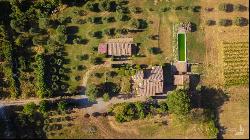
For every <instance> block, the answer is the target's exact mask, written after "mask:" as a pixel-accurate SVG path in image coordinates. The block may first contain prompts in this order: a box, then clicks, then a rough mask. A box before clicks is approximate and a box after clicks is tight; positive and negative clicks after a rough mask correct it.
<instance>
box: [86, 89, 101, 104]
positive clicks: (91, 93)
mask: <svg viewBox="0 0 250 140" xmlns="http://www.w3.org/2000/svg"><path fill="white" fill-rule="evenodd" d="M97 94H98V89H97V87H96V86H95V85H88V87H87V89H86V95H87V96H88V99H89V100H90V101H92V102H93V101H95V100H96V98H97Z"/></svg>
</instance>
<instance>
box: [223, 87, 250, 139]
mask: <svg viewBox="0 0 250 140" xmlns="http://www.w3.org/2000/svg"><path fill="white" fill-rule="evenodd" d="M228 91H229V93H230V100H229V101H228V102H226V103H225V104H224V105H223V106H222V107H221V113H220V124H221V125H222V126H223V127H224V128H225V134H223V138H225V139H241V138H243V139H247V138H249V87H242V86H240V87H239V86H238V87H231V88H229V89H228ZM240 129H242V130H243V133H241V134H240V133H238V132H240ZM237 133H238V134H237Z"/></svg>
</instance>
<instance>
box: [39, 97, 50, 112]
mask: <svg viewBox="0 0 250 140" xmlns="http://www.w3.org/2000/svg"><path fill="white" fill-rule="evenodd" d="M49 108H50V104H49V101H47V100H42V101H40V103H39V108H38V109H39V111H40V112H41V113H43V114H46V113H47V112H48V111H49Z"/></svg>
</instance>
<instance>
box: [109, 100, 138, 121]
mask: <svg viewBox="0 0 250 140" xmlns="http://www.w3.org/2000/svg"><path fill="white" fill-rule="evenodd" d="M134 108H135V106H134V104H133V103H120V104H117V106H115V107H114V109H113V111H112V112H114V113H115V120H116V121H117V122H120V123H121V122H126V121H131V120H132V119H133V118H134V117H135V114H136V110H135V109H134Z"/></svg>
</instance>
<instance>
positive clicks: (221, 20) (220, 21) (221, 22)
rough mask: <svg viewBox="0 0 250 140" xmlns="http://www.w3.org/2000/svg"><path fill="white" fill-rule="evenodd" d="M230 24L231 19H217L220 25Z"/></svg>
mask: <svg viewBox="0 0 250 140" xmlns="http://www.w3.org/2000/svg"><path fill="white" fill-rule="evenodd" d="M231 24H232V21H231V20H229V19H220V20H219V25H221V26H229V25H231Z"/></svg>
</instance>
